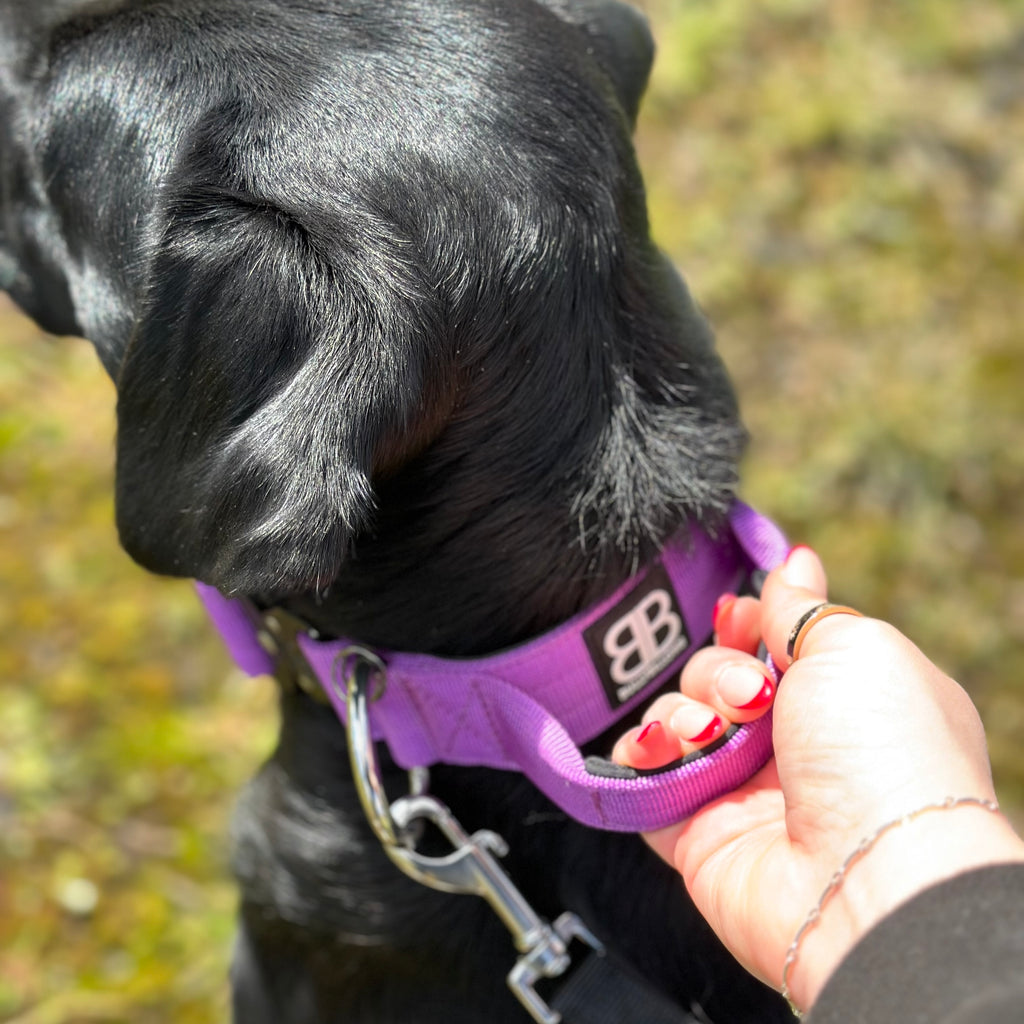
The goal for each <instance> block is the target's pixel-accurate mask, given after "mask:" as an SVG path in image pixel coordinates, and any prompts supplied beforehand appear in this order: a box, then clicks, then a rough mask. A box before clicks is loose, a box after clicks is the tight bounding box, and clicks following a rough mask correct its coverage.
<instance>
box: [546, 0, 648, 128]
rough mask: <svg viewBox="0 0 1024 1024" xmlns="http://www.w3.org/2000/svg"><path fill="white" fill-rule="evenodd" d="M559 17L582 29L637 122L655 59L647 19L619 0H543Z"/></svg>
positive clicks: (632, 123)
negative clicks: (641, 101)
mask: <svg viewBox="0 0 1024 1024" xmlns="http://www.w3.org/2000/svg"><path fill="white" fill-rule="evenodd" d="M541 2H542V3H545V4H546V5H547V6H549V7H550V8H551V9H552V10H553V11H554V12H555V13H556V14H557V15H558V16H559V17H561V18H562V19H564V20H565V21H568V22H569V23H570V24H573V25H576V26H577V27H579V28H580V29H582V30H583V31H584V32H585V33H586V34H587V36H588V37H589V41H590V42H591V43H592V45H593V48H594V54H595V56H596V57H597V60H598V62H599V63H600V64H601V66H602V68H603V70H604V72H605V74H606V75H607V76H608V77H609V78H610V79H611V82H612V84H613V85H614V86H615V90H616V93H617V94H618V96H619V100H620V102H621V103H622V107H623V109H624V110H625V112H626V116H627V117H628V118H629V123H630V126H631V127H632V126H635V124H636V116H637V113H638V112H639V110H640V100H641V99H642V98H643V94H644V90H645V89H646V88H647V80H648V78H649V77H650V74H651V65H652V64H653V63H654V37H653V36H652V35H651V28H650V25H649V24H648V23H647V19H646V18H645V17H644V15H643V14H641V13H640V11H638V10H637V9H636V8H635V7H630V6H629V5H628V4H625V3H620V2H619V0H541Z"/></svg>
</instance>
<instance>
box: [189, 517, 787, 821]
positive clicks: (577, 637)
mask: <svg viewBox="0 0 1024 1024" xmlns="http://www.w3.org/2000/svg"><path fill="white" fill-rule="evenodd" d="M729 524H730V527H731V534H730V535H727V536H722V537H718V538H715V539H712V538H710V537H708V536H707V535H706V534H705V533H703V532H702V531H700V530H697V529H693V530H692V531H691V538H690V542H689V543H685V542H681V543H680V542H674V543H671V544H669V545H668V546H667V547H666V548H665V550H664V552H663V553H662V555H661V557H660V558H659V559H658V561H656V562H655V563H653V564H652V565H650V566H648V567H647V568H646V569H645V570H644V571H642V572H641V573H639V574H638V575H637V576H635V577H633V579H631V580H629V581H628V582H626V583H625V584H623V585H622V586H621V587H620V588H619V589H618V590H617V591H616V592H615V593H614V594H612V595H611V596H610V597H609V598H607V599H606V600H605V601H603V602H602V603H601V604H600V605H598V606H597V607H596V608H592V609H589V610H587V611H585V612H583V613H581V614H579V615H577V616H575V617H574V618H572V619H570V620H569V621H568V622H565V623H563V624H562V625H561V626H559V627H557V628H555V629H554V630H551V631H550V632H548V633H545V634H544V635H542V636H540V637H538V638H536V639H534V640H532V641H530V642H528V643H525V644H522V645H520V646H518V647H514V648H511V649H509V650H507V651H503V652H501V653H499V654H495V655H491V656H489V657H485V658H476V659H451V658H437V657H434V656H432V655H426V654H414V653H407V652H400V651H379V650H378V651H375V652H374V653H375V654H376V655H377V656H378V657H379V658H380V659H381V661H382V662H383V663H384V665H385V666H386V686H385V688H384V692H383V694H382V696H381V697H380V699H379V700H376V701H375V702H374V703H373V704H372V705H371V716H372V726H373V735H374V738H375V739H379V740H383V741H384V742H385V743H387V745H388V748H389V749H390V751H391V755H392V757H393V758H394V760H395V761H396V762H397V763H398V764H399V765H401V766H402V767H404V768H414V767H419V766H429V765H431V764H436V763H439V762H440V763H445V764H457V765H475V766H482V767H490V768H501V769H507V770H511V771H518V772H522V773H523V774H524V775H526V776H527V777H528V778H529V779H530V780H531V781H532V782H533V783H534V784H535V785H536V786H537V787H538V788H539V789H540V790H541V791H543V792H544V793H545V794H546V795H547V796H548V797H549V798H550V799H551V800H552V801H554V803H556V804H557V805H558V806H559V807H561V808H562V810H564V811H565V812H566V813H567V814H569V815H571V816H572V817H573V818H576V819H577V820H578V821H581V822H583V823H585V824H587V825H591V826H594V827H596V828H602V829H609V830H612V831H627V832H632V831H647V830H650V829H655V828H660V827H662V826H664V825H668V824H671V823H672V822H675V821H679V820H681V819H682V818H685V817H687V816H689V815H690V814H692V813H693V812H694V811H696V810H697V809H698V808H700V807H702V806H703V805H704V804H706V803H708V802H709V801H711V800H714V799H716V798H717V797H719V796H722V795H723V794H724V793H727V792H729V791H730V790H732V789H734V788H736V786H738V785H740V784H741V783H742V782H744V781H746V780H747V779H748V778H750V776H752V775H753V774H754V773H755V772H756V771H757V770H758V769H759V768H760V767H761V766H762V765H763V764H764V763H765V762H766V761H767V760H768V758H769V757H770V756H771V750H772V744H771V728H772V727H771V716H770V715H766V716H764V717H763V718H761V719H758V720H757V721H756V722H753V723H751V724H749V725H744V726H736V727H734V728H733V729H731V730H730V731H729V732H728V733H727V734H726V736H725V737H724V739H723V740H720V741H719V742H718V743H717V744H714V745H713V746H712V747H711V748H707V749H705V750H703V751H700V752H698V753H697V754H694V755H690V756H689V757H687V758H684V759H682V760H681V761H679V762H676V764H674V765H670V766H668V767H666V768H663V769H659V770H657V771H653V772H637V771H634V770H633V769H629V768H624V767H622V766H619V765H613V764H611V763H610V762H607V761H604V760H602V759H584V756H583V754H582V753H581V752H580V749H579V747H580V745H581V744H583V743H586V742H587V741H588V740H591V739H593V738H595V737H596V736H599V735H600V734H601V733H603V732H604V731H605V730H606V729H608V728H609V727H610V726H612V725H614V724H615V723H616V722H617V721H619V720H620V719H621V718H622V717H623V716H625V715H626V714H627V713H628V712H629V711H631V710H632V709H633V708H634V707H636V706H637V705H638V704H640V703H642V702H643V701H644V700H645V699H647V698H649V697H650V695H651V694H652V693H654V692H656V691H657V690H658V688H659V687H660V686H661V685H662V684H663V683H664V682H665V681H666V680H667V679H668V678H669V677H670V676H672V675H674V674H677V673H678V672H679V671H680V669H681V667H682V665H683V664H685V662H686V660H687V659H688V658H689V657H690V656H691V655H692V654H693V653H694V651H696V650H697V649H698V648H700V647H701V646H703V645H704V644H705V643H706V642H707V640H708V638H709V637H710V635H711V630H712V624H711V613H712V610H713V606H714V602H715V600H716V598H717V597H718V596H719V595H720V594H722V593H724V592H726V591H730V590H737V589H738V588H739V587H741V586H742V585H743V583H744V582H745V581H746V580H747V579H748V578H749V576H750V574H751V572H752V571H755V570H766V569H770V568H772V567H773V566H774V565H776V564H778V563H779V562H780V561H781V560H782V559H783V558H784V557H785V554H786V552H787V550H788V546H787V544H786V541H785V539H784V537H783V536H782V534H781V532H780V531H779V530H778V528H777V527H776V526H775V525H774V524H773V523H771V522H770V521H769V520H767V519H765V518H764V517H763V516H760V515H759V514H758V513H756V512H754V511H753V509H751V508H749V507H748V506H746V505H743V504H740V503H737V504H736V505H735V507H734V508H733V510H732V513H731V515H730V517H729ZM199 591H200V595H201V596H202V598H203V601H204V603H205V604H206V607H207V609H208V610H209V612H210V615H211V617H212V618H213V620H214V622H215V624H216V625H217V627H218V629H219V630H220V632H221V634H222V636H223V637H224V639H225V641H226V643H227V645H228V648H229V650H230V651H231V653H232V655H233V656H234V658H235V661H236V662H237V663H238V664H239V666H240V667H242V668H243V669H244V670H245V671H247V672H249V673H250V674H252V675H258V674H262V673H272V672H273V669H274V661H273V658H272V657H271V656H270V655H268V654H267V653H266V652H265V651H264V650H263V648H262V647H261V646H260V645H259V642H258V640H257V629H258V617H256V616H255V613H254V612H253V611H252V610H251V609H250V607H249V606H248V605H247V604H246V603H244V602H238V601H231V600H229V599H227V598H225V597H223V596H222V595H221V594H220V593H219V592H217V591H216V590H214V589H213V588H211V587H208V586H205V585H203V584H199ZM298 642H299V646H300V647H301V649H302V652H303V654H304V656H305V658H306V659H307V661H308V663H309V665H310V667H311V668H312V669H313V672H314V674H315V675H316V677H317V679H318V680H319V681H320V684H321V686H323V688H324V691H325V692H326V694H327V696H328V698H329V700H330V702H331V705H332V706H333V707H334V710H335V711H336V712H337V714H338V716H339V717H340V718H341V719H342V720H343V721H344V719H345V714H346V711H345V695H344V687H343V686H342V685H341V681H340V679H339V678H338V665H339V662H340V661H341V660H342V659H343V658H344V654H345V652H346V650H347V649H348V648H350V647H351V646H352V643H353V642H352V641H351V640H331V641H322V640H317V639H313V638H312V637H310V636H308V635H301V634H300V636H299V637H298Z"/></svg>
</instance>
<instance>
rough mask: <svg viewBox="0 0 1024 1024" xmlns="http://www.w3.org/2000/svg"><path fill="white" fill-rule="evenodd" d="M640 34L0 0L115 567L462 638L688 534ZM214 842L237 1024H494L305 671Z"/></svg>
mask: <svg viewBox="0 0 1024 1024" xmlns="http://www.w3.org/2000/svg"><path fill="white" fill-rule="evenodd" d="M651 55H652V46H651V40H650V36H649V33H648V31H647V29H646V26H645V24H644V22H643V21H642V19H640V17H639V16H638V15H637V14H636V13H635V12H633V11H632V10H630V9H628V8H626V7H625V6H623V5H621V4H618V3H616V2H614V0H434V2H428V0H389V2H386V3H385V2H381V0H123V2H116V0H100V2H92V3H90V2H74V0H64V2H50V3H45V2H40V3H33V4H27V3H22V2H20V0H0V284H2V285H3V286H4V287H5V288H6V289H7V290H8V291H10V293H11V294H12V295H13V297H14V298H15V300H16V301H17V302H18V303H19V304H20V305H21V306H22V307H23V308H24V309H25V310H26V311H27V312H28V313H29V314H30V315H32V316H34V317H35V318H36V319H37V321H38V322H39V323H40V324H41V325H42V326H44V327H45V328H47V329H48V330H50V331H54V332H59V333H78V334H82V335H84V336H86V337H88V338H89V339H90V340H92V342H93V343H94V344H95V346H96V348H97V350H98V352H99V355H100V358H101V359H102V361H103V363H104V365H105V367H106V368H107V370H108V371H109V373H110V374H111V376H112V377H113V378H114V379H115V381H116V382H117V387H118V421H119V427H118V441H117V522H118V528H119V531H120V535H121V539H122V542H123V543H124V546H125V547H126V549H127V550H128V551H129V553H130V554H131V555H132V556H133V557H134V558H135V559H136V560H137V561H138V562H140V563H141V564H142V565H143V566H145V567H147V568H149V569H151V570H153V571H155V572H160V573H168V574H172V575H179V576H195V577H198V578H199V579H202V580H204V581H207V582H210V583H213V584H215V585H216V586H218V587H220V588H221V589H222V590H223V591H225V592H227V593H229V594H240V595H241V594H244V595H248V596H250V597H251V598H253V599H254V600H256V601H257V602H259V603H260V604H262V605H264V606H267V605H279V606H282V607H284V608H286V609H289V610H291V611H293V612H295V613H297V614H299V615H301V616H302V617H304V618H305V619H307V620H308V621H309V622H311V623H313V624H314V625H316V626H317V627H318V628H320V629H321V630H322V631H324V632H326V633H334V634H344V635H348V636H355V637H358V638H359V639H361V640H362V641H364V642H366V643H369V644H381V645H385V646H389V647H393V648H401V649H408V650H423V651H430V652H435V653H442V654H449V655H472V654H478V653H484V652H489V651H493V650H495V649H498V648H501V647H504V646H507V645H509V644H511V643H514V642H516V641H519V640H522V639H524V638H526V637H529V636H531V635H533V634H535V633H537V632H539V631H541V630H544V629H546V628H548V627H550V626H552V625H553V624H555V623H557V622H559V621H561V620H562V619H564V618H566V617H568V616H570V615H571V614H573V613H574V612H575V611H577V610H579V609H580V608H581V607H584V606H585V605H587V604H588V603H590V602H592V601H595V600H597V599H598V598H600V597H601V596H603V595H604V594H606V593H607V592H608V591H609V590H610V589H612V588H613V587H614V586H615V585H616V584H617V583H619V582H620V581H621V580H622V579H624V578H625V577H626V576H627V575H629V574H630V573H631V572H633V571H634V570H635V569H636V567H637V566H638V565H639V564H640V563H641V562H642V561H644V560H645V559H647V558H649V557H651V555H652V554H653V553H654V552H655V551H656V550H657V548H658V546H659V544H660V543H661V542H662V540H663V539H664V538H665V537H666V536H667V535H669V534H670V533H671V532H673V531H674V530H675V529H676V528H677V527H678V525H679V524H680V523H682V522H684V521H686V520H694V519H699V520H702V521H704V522H706V523H708V524H710V525H712V526H713V525H714V524H715V523H716V522H717V521H718V519H719V518H720V516H721V514H722V512H723V511H724V510H725V509H726V508H727V507H728V504H729V503H730V501H731V499H732V495H733V489H734V485H735V474H736V469H735V466H736V460H737V458H738V456H739V454H740V451H741V448H742V443H743V432H742V429H741V427H740V425H739V423H738V419H737V414H736V408H735V402H734V399H733V395H732V392H731V389H730V387H729V385H728V382H727V380H726V378H725V375H724V372H723V370H722V367H721V365H720V363H719V361H718V359H717V356H716V355H715V353H714V351H713V342H712V337H711V333H710V331H709V329H708V327H707V326H706V324H705V322H704V321H703V319H702V318H701V316H700V314H699V313H698V311H697V310H696V308H695V306H694V304H693V302H692V301H691V299H690V297H689V295H688V293H687V290H686V288H685V286H684V285H683V283H682V282H681V280H680V279H679V278H678V277H677V276H676V274H675V272H674V271H673V270H672V268H671V267H670V265H669V264H668V263H667V261H666V260H665V258H664V257H663V256H662V255H661V254H660V253H659V252H658V251H657V250H656V249H655V247H654V246H653V245H652V243H651V241H650V239H649V235H648V227H647V218H646V210H645V202H644V193H643V187H642V183H641V180H640V175H639V172H638V170H637V167H636V163H635V160H634V156H633V152H632V147H631V143H630V133H631V129H632V125H633V122H634V120H635V117H636V112H637V107H638V104H639V101H640V97H641V95H642V93H643V89H644V86H645V83H646V77H647V73H648V70H649V66H650V61H651ZM433 789H434V791H435V792H437V793H438V794H439V795H440V796H441V797H442V798H443V799H445V800H446V801H447V802H448V803H449V804H450V805H451V806H452V808H453V809H454V810H455V812H456V814H457V815H458V816H459V817H460V818H461V819H462V820H463V822H464V823H465V825H466V826H467V827H468V828H470V829H477V828H483V827H487V828H493V829H495V830H496V831H498V832H500V833H502V834H503V835H504V836H505V837H506V838H507V839H508V840H509V842H510V844H511V847H512V853H511V855H510V857H509V859H508V867H509V870H510V872H511V873H512V875H513V877H514V878H515V879H516V881H517V882H518V883H519V884H520V886H521V887H522V888H523V889H524V891H525V892H526V894H527V895H528V897H529V898H530V899H531V900H532V901H533V902H534V904H535V906H536V908H537V909H538V910H539V911H540V912H541V913H543V914H545V915H547V916H549V917H553V916H555V915H557V914H558V913H559V912H561V911H562V910H563V909H572V910H576V911H577V912H578V913H580V914H581V915H582V916H583V917H584V919H585V920H586V921H587V922H588V923H589V924H590V925H591V926H592V927H593V928H594V929H595V930H597V931H598V932H599V933H600V935H601V937H602V938H604V939H605V940H607V941H609V942H610V943H612V944H613V945H615V946H617V947H618V948H619V949H621V950H622V951H623V952H624V954H625V955H627V956H628V957H629V958H630V959H632V960H633V961H634V962H635V963H636V964H637V966H638V967H639V968H640V969H641V970H642V971H643V972H644V973H645V974H647V975H648V976H649V977H650V978H652V979H654V981H655V982H656V983H657V984H658V985H660V986H661V987H662V988H663V989H664V990H665V991H668V992H671V993H672V994H673V995H674V996H675V997H676V998H677V999H679V1001H680V1002H681V1004H682V1005H684V1006H690V1005H691V1004H692V1005H699V1006H701V1007H702V1008H703V1010H702V1012H704V1013H705V1014H706V1015H707V1018H708V1019H711V1020H715V1021H729V1022H739V1021H751V1022H754V1021H756V1022H758V1024H763V1022H768V1021H772V1020H784V1019H786V1014H785V1012H784V1010H783V1009H782V1008H781V1007H780V1005H779V1003H778V1002H777V1001H776V1000H775V999H774V997H772V996H770V995H769V994H768V993H767V992H766V991H765V990H763V989H761V988H760V986H758V985H757V984H756V983H754V982H753V981H751V980H750V979H749V978H747V976H746V975H745V974H744V973H743V972H742V971H741V970H740V969H739V968H737V967H736V966H735V965H733V964H732V963H731V961H730V960H729V958H728V957H727V956H726V955H725V954H724V952H723V951H722V950H721V949H720V947H719V946H718V945H717V943H716V942H715V940H714V939H713V938H712V937H711V936H710V934H709V932H708V930H707V928H706V926H704V925H703V923H702V922H701V921H700V919H699V918H698V917H697V915H696V914H695V912H694V911H693V910H692V908H691V907H690V906H689V904H688V902H687V901H686V898H685V895H684V893H683V890H682V886H681V884H680V882H679V881H678V878H677V877H676V876H674V875H673V874H672V873H671V872H669V871H668V870H667V869H664V868H662V867H661V866H660V865H659V864H657V863H655V862H654V860H653V858H652V856H651V855H650V854H648V852H647V851H646V848H645V847H644V846H643V845H642V843H641V842H640V841H639V840H638V839H636V838H635V837H629V836H616V835H606V834H599V833H595V832H592V831H590V830H587V829H584V828H582V827H581V826H578V825H576V824H575V823H573V822H571V821H567V820H566V819H565V818H564V816H562V815H561V814H560V813H558V812H557V811H556V810H555V809H554V808H552V807H551V805H550V804H549V803H548V802H547V801H546V800H545V799H544V798H543V797H542V796H540V795H539V794H538V793H537V792H536V791H535V790H534V789H533V788H532V787H531V786H530V785H529V784H527V783H526V782H525V781H524V780H522V779H520V778H518V777H515V776H513V775H509V774H508V773H498V772H489V771H468V770H465V769H444V768H441V769H437V770H435V771H434V773H433ZM236 849H237V853H236V864H237V873H238V876H239V879H240V881H241V884H242V891H243V906H242V930H241V935H240V940H239V945H238V949H237V955H236V967H235V992H236V995H235V1001H236V1017H237V1019H238V1020H239V1021H243V1022H245V1024H260V1022H263V1021H266V1022H268V1024H269V1022H274V1024H279V1022H296V1024H299V1022H302V1024H305V1022H334V1021H346V1022H348V1021H399V1022H403V1024H409V1022H423V1024H427V1022H434V1021H437V1022H440V1021H444V1022H446V1024H454V1022H458V1021H467V1022H469V1021H472V1022H479V1021H480V1020H483V1019H488V1020H491V1021H494V1022H504V1021H508V1022H514V1021H522V1020H523V1019H524V1015H523V1012H522V1011H521V1010H520V1008H519V1007H518V1004H516V1003H515V1002H514V1000H513V999H512V997H511V996H510V995H509V994H508V992H507V990H506V988H505V983H504V974H505V972H506V971H507V970H508V967H509V966H510V964H511V962H512V959H513V950H512V947H511V945H510V943H509V940H508V937H507V934H506V933H505V931H504V929H503V928H502V927H501V925H500V924H498V923H497V921H496V919H494V917H493V915H492V914H491V912H490V911H489V909H488V908H487V907H486V905H485V904H484V903H483V902H482V901H480V900H476V899H472V898H469V897H453V896H446V895H442V894H440V893H436V892H433V891H430V890H427V889H425V888H423V887H421V886H418V885H416V884H414V883H412V882H410V881H408V880H406V879H405V878H404V877H403V876H401V875H400V874H398V872H397V870H396V869H395V868H394V867H393V866H392V865H391V864H390V862H388V861H387V860H386V859H385V858H384V856H383V854H382V853H381V851H380V849H379V847H378V845H377V843H376V841H375V840H374V839H373V838H372V836H371V835H370V833H369V831H368V829H367V827H366V825H365V823H364V821H363V818H362V815H361V812H360V811H359V809H358V806H357V803H356V800H355V798H354V794H353V790H352V784H351V782H350V781H349V778H348V769H347V755H346V753H345V750H344V741H343V736H342V732H341V729H340V728H339V726H338V724H337V722H336V720H335V719H334V718H333V715H332V714H331V713H329V712H328V711H326V710H325V709H324V708H323V707H322V706H321V705H319V704H316V703H314V702H312V701H311V700H310V699H309V698H308V697H306V696H304V695H303V694H301V693H300V692H291V691H289V692H286V693H285V695H284V696H283V698H282V734H281V742H280V746H279V748H278V750H277V752H276V753H275V755H274V757H273V759H272V760H271V761H270V763H269V764H268V765H267V766H266V767H265V769H264V770H263V771H262V773H261V774H260V775H259V777H258V778H257V779H256V780H255V781H254V783H253V784H252V785H251V787H250V788H249V789H248V790H247V792H246V793H245V795H244V796H243V798H242V801H241V805H240V810H239V814H238V816H237V822H236Z"/></svg>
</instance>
